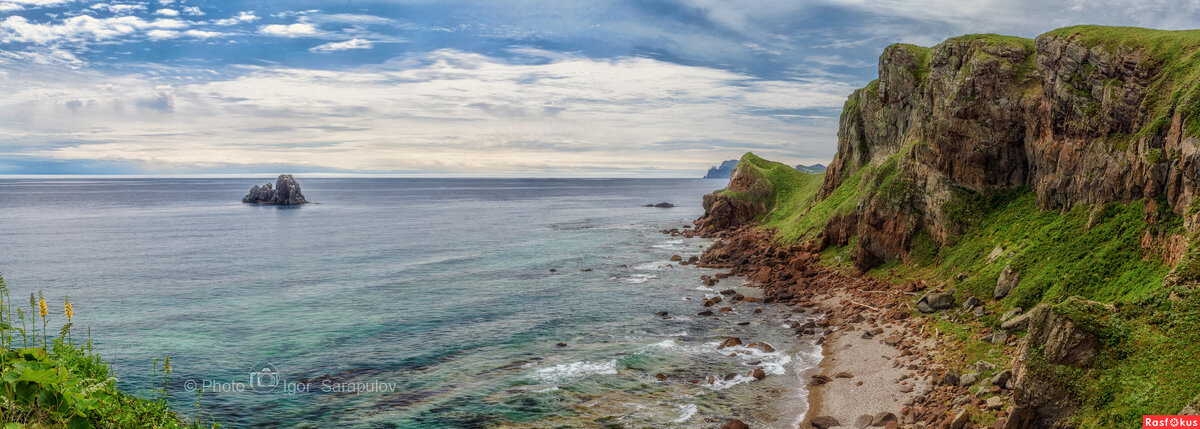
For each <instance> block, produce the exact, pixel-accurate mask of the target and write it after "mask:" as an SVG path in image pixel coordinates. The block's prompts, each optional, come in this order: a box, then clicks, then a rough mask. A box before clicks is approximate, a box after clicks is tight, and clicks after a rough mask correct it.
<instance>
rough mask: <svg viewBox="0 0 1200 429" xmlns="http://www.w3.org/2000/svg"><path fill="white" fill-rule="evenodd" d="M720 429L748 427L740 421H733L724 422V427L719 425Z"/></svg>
mask: <svg viewBox="0 0 1200 429" xmlns="http://www.w3.org/2000/svg"><path fill="white" fill-rule="evenodd" d="M721 429H750V425H748V424H746V422H743V421H741V420H737V419H734V420H730V421H728V422H726V423H725V424H724V425H721Z"/></svg>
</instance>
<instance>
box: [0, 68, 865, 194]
mask: <svg viewBox="0 0 1200 429" xmlns="http://www.w3.org/2000/svg"><path fill="white" fill-rule="evenodd" d="M547 59H548V60H549V61H548V62H540V63H537V64H515V63H509V62H506V61H503V60H499V59H497V58H494V57H489V56H484V55H479V54H472V53H466V52H461V51H456V50H440V51H435V52H432V53H429V54H427V55H424V56H422V57H419V58H406V59H399V60H396V61H394V62H388V63H385V64H383V65H379V66H364V67H359V68H354V69H350V70H342V71H330V70H313V69H302V68H287V67H246V68H243V69H242V72H241V74H240V75H238V76H235V77H230V78H223V79H219V80H213V81H199V80H195V79H194V78H192V79H184V80H183V81H181V80H180V79H179V78H154V77H150V76H148V75H103V74H100V72H97V71H87V70H82V71H77V72H74V73H73V74H72V73H68V74H64V73H63V72H55V73H52V74H36V75H35V74H30V75H24V76H9V77H8V78H6V79H4V80H3V81H0V91H3V92H4V93H6V94H9V95H8V96H6V97H5V98H3V99H0V136H3V137H4V140H5V141H9V142H14V144H23V145H26V146H25V147H29V145H34V146H37V145H38V144H39V143H37V142H50V141H62V140H70V141H73V142H76V143H71V144H68V145H61V144H52V145H48V146H47V145H46V144H42V146H38V147H40V148H37V149H32V150H30V151H27V152H23V153H22V154H21V155H23V156H32V157H43V158H54V159H60V160H71V159H90V160H109V161H118V162H130V163H134V164H137V165H141V166H151V167H152V168H163V169H172V168H197V167H213V168H218V169H219V168H224V167H230V166H236V165H241V164H247V163H261V162H262V161H261V160H263V159H271V160H275V161H277V162H280V163H286V164H290V165H305V166H310V167H311V168H312V169H316V170H320V169H346V170H365V171H412V170H423V171H430V170H437V171H456V172H467V173H470V172H475V173H487V172H535V171H539V172H540V171H548V170H553V171H559V172H564V171H585V170H589V169H595V168H599V169H604V170H606V171H609V172H614V171H635V170H636V171H649V170H659V169H667V170H672V171H676V172H678V171H689V170H694V171H701V170H703V169H704V168H706V167H707V166H708V165H709V164H711V163H712V162H713V160H714V159H725V158H727V157H729V156H734V155H736V154H737V153H738V152H740V151H743V150H744V149H745V148H747V147H750V148H755V150H756V151H757V152H764V154H765V155H767V156H771V155H775V156H780V155H784V154H786V155H788V156H795V155H794V154H795V153H806V154H809V155H811V158H813V159H824V158H828V157H830V156H832V151H833V148H832V145H830V144H829V142H830V141H833V138H834V133H835V132H836V119H835V118H832V117H831V116H832V114H830V115H825V116H826V117H825V118H821V117H819V116H821V115H817V116H818V118H816V119H812V118H811V117H805V116H812V115H808V114H804V115H802V114H800V113H798V112H801V111H803V112H811V111H812V110H811V109H816V110H822V111H827V112H833V109H836V108H838V107H840V106H841V104H842V102H843V101H844V99H845V96H846V94H847V93H849V92H850V90H851V88H850V87H849V86H846V85H844V84H839V83H837V82H834V81H826V80H811V79H810V80H762V79H758V78H754V77H751V76H748V75H744V74H740V73H734V72H730V71H724V70H718V69H712V68H705V67H696V66H684V65H678V64H673V63H668V62H663V61H658V60H653V59H647V58H619V59H612V60H593V59H589V58H585V57H578V56H571V55H563V54H557V55H556V57H555V58H547ZM163 81H170V82H174V84H172V85H171V86H170V87H166V86H162V83H161V82H163ZM68 104H69V105H68ZM805 109H809V110H805ZM764 112H766V113H764ZM33 118H36V120H34V119H33ZM667 154H669V155H667ZM231 168H232V167H231ZM610 174H611V173H610ZM676 174H678V173H676Z"/></svg>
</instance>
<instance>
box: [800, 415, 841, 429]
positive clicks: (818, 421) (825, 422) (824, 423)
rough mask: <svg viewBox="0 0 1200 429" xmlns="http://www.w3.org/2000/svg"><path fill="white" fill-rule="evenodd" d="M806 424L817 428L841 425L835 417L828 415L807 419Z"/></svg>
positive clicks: (824, 428) (823, 428) (822, 428)
mask: <svg viewBox="0 0 1200 429" xmlns="http://www.w3.org/2000/svg"><path fill="white" fill-rule="evenodd" d="M808 424H811V425H812V427H814V428H817V429H826V428H834V427H838V426H841V425H842V424H841V423H840V422H838V421H837V419H835V418H833V417H830V416H819V417H813V418H812V420H809V421H808Z"/></svg>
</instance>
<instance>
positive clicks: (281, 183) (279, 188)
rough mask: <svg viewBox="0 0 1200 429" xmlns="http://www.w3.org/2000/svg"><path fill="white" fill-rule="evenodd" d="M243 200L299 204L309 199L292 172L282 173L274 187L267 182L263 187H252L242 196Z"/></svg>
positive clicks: (245, 201) (276, 203)
mask: <svg viewBox="0 0 1200 429" xmlns="http://www.w3.org/2000/svg"><path fill="white" fill-rule="evenodd" d="M242 202H243V203H256V204H274V205H297V204H307V203H308V200H306V199H304V194H303V193H301V192H300V184H299V183H296V179H295V178H294V177H292V175H291V174H280V175H279V178H278V179H275V186H274V187H271V184H270V183H266V184H264V185H262V186H261V187H259V186H257V185H255V186H254V187H253V188H250V193H248V194H246V196H245V197H242Z"/></svg>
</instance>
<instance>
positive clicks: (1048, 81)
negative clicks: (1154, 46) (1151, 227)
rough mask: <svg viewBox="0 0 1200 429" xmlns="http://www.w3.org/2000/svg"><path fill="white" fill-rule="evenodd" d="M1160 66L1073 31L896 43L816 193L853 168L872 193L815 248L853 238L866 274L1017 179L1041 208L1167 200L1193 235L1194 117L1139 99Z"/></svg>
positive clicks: (944, 232) (1199, 147) (1172, 242)
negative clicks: (1162, 115)
mask: <svg viewBox="0 0 1200 429" xmlns="http://www.w3.org/2000/svg"><path fill="white" fill-rule="evenodd" d="M1164 73H1165V72H1164V65H1163V64H1161V63H1159V62H1158V61H1157V60H1155V59H1153V58H1151V57H1149V56H1148V55H1147V54H1146V53H1145V52H1143V50H1140V49H1137V48H1130V47H1127V46H1121V47H1112V46H1105V45H1095V42H1087V41H1084V40H1083V39H1082V36H1080V35H1078V34H1075V35H1061V33H1053V32H1052V33H1048V34H1046V35H1043V36H1040V37H1038V38H1037V39H1036V40H1028V39H1020V38H1006V37H992V36H964V37H958V38H953V39H949V40H947V41H945V42H943V43H942V44H940V45H938V46H935V47H933V48H932V49H928V50H926V49H925V48H919V47H914V46H909V45H893V46H891V47H889V48H888V49H886V50H885V51H884V52H883V54H882V55H881V56H880V58H879V79H878V80H877V81H875V82H872V83H871V84H870V85H868V86H867V87H865V88H863V89H860V90H858V91H855V92H854V93H853V94H852V95H850V97H849V98H848V100H847V102H846V104H845V107H844V109H843V112H842V117H841V121H840V124H839V129H838V153H837V155H836V157H835V158H834V160H833V161H832V162H831V164H830V166H829V169H828V170H827V172H826V176H825V181H824V183H823V184H822V188H821V193H820V195H822V196H828V195H830V194H832V193H833V191H834V190H835V189H837V188H838V186H840V185H842V184H843V183H846V181H847V180H848V179H849V178H850V177H852V176H854V175H855V174H856V173H859V172H864V174H863V176H862V180H864V181H873V182H868V183H867V184H864V185H863V186H861V187H860V189H864V190H865V191H866V192H867V193H868V195H865V196H864V197H863V200H862V201H863V202H862V204H860V205H859V207H858V208H857V210H856V213H855V214H854V215H846V216H840V217H838V218H837V219H834V220H831V222H830V223H831V224H832V225H827V226H826V236H827V237H829V238H824V239H823V241H824V242H823V243H822V244H823V245H836V244H841V243H846V242H849V241H850V240H849V239H848V238H847V237H846V235H847V234H850V235H852V236H853V237H856V238H858V239H859V240H858V249H857V251H856V262H857V263H858V265H859V267H860V268H864V269H866V268H872V267H874V266H875V265H877V264H879V263H882V262H886V261H888V260H891V259H896V258H903V257H905V255H906V253H907V251H908V249H909V246H910V245H911V240H910V238H911V236H912V235H913V234H915V233H916V232H917V231H921V230H925V231H928V232H929V233H930V234H931V236H932V237H933V238H934V239H935V240H937V241H938V242H940V243H945V242H946V241H947V240H948V238H949V237H952V236H954V235H956V234H958V233H961V232H962V230H963V226H962V225H960V223H962V222H963V220H962V219H956V218H955V216H953V215H952V213H951V210H952V208H953V207H954V204H959V205H961V204H962V203H961V201H964V198H965V197H969V196H973V195H974V196H979V195H984V194H987V193H990V192H995V191H998V190H1003V189H1007V188H1014V187H1019V186H1028V187H1030V188H1032V189H1033V190H1034V192H1035V193H1036V194H1037V201H1038V204H1039V205H1040V206H1041V207H1042V208H1045V209H1055V208H1069V207H1072V206H1076V205H1081V204H1102V203H1108V202H1119V203H1128V202H1132V201H1137V200H1140V199H1145V200H1146V201H1155V200H1158V201H1163V202H1165V203H1166V204H1167V205H1168V207H1166V208H1165V209H1166V211H1169V212H1174V213H1175V214H1177V215H1181V216H1185V227H1186V228H1187V230H1188V231H1189V232H1195V231H1197V230H1200V216H1187V215H1186V214H1187V213H1188V210H1187V209H1188V207H1190V206H1191V205H1192V203H1193V201H1194V200H1195V199H1196V197H1197V193H1198V192H1200V139H1198V138H1197V137H1198V136H1194V135H1190V134H1189V131H1188V126H1187V124H1188V121H1194V120H1195V119H1194V118H1191V119H1189V118H1188V117H1187V112H1188V111H1187V110H1186V108H1185V107H1174V108H1173V109H1174V110H1173V112H1172V115H1169V116H1168V117H1169V120H1165V121H1158V122H1153V121H1155V119H1156V115H1158V114H1159V113H1157V112H1153V111H1149V110H1150V109H1149V108H1148V107H1147V106H1149V105H1151V104H1148V103H1151V101H1148V100H1153V97H1166V96H1170V93H1165V94H1156V91H1157V92H1163V91H1165V89H1162V88H1161V87H1162V85H1158V84H1157V82H1160V81H1162V80H1164V79H1169V78H1166V77H1163V76H1164V75H1165V74H1164ZM1156 85H1157V86H1156ZM1160 122H1161V123H1160ZM1147 129H1151V130H1152V132H1145V130H1147ZM889 169H890V170H889ZM1148 204H1149V203H1148ZM1148 213H1149V212H1148ZM1147 216H1148V217H1149V216H1151V214H1148V215H1147ZM849 220H853V221H854V222H857V223H856V224H855V225H853V226H849V225H846V224H845V223H846V222H847V221H849ZM829 233H832V234H829ZM1144 241H1145V242H1146V244H1145V245H1146V246H1147V247H1148V248H1151V247H1162V248H1164V250H1163V252H1162V253H1164V254H1165V256H1166V258H1167V259H1168V261H1171V262H1173V261H1178V260H1179V258H1180V256H1179V255H1180V254H1182V251H1180V250H1179V249H1184V248H1186V246H1181V245H1180V243H1178V241H1180V240H1178V239H1175V238H1174V237H1166V236H1164V237H1158V236H1152V237H1147V238H1146V239H1145V240H1144Z"/></svg>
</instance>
